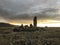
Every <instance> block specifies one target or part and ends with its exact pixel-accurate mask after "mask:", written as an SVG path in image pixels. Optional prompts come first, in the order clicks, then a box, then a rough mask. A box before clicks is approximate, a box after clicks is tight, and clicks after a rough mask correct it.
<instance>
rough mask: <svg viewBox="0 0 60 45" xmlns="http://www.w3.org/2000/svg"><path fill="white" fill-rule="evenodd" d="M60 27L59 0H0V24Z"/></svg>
mask: <svg viewBox="0 0 60 45" xmlns="http://www.w3.org/2000/svg"><path fill="white" fill-rule="evenodd" d="M34 16H37V18H38V26H43V27H44V26H49V27H60V0H0V22H6V23H10V24H14V25H20V24H22V23H23V24H31V23H32V22H33V21H32V20H33V17H34Z"/></svg>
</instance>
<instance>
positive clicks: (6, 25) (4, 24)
mask: <svg viewBox="0 0 60 45" xmlns="http://www.w3.org/2000/svg"><path fill="white" fill-rule="evenodd" d="M13 26H14V25H12V24H9V23H2V22H1V23H0V27H13Z"/></svg>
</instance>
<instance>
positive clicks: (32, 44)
mask: <svg viewBox="0 0 60 45" xmlns="http://www.w3.org/2000/svg"><path fill="white" fill-rule="evenodd" d="M13 28H14V27H0V45H45V44H47V43H49V45H60V28H54V27H53V28H43V29H44V31H43V29H42V30H41V31H35V32H13V31H12V30H13Z"/></svg>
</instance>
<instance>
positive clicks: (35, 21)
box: [33, 16, 37, 27]
mask: <svg viewBox="0 0 60 45" xmlns="http://www.w3.org/2000/svg"><path fill="white" fill-rule="evenodd" d="M33 25H34V27H37V17H36V16H35V17H34V19H33Z"/></svg>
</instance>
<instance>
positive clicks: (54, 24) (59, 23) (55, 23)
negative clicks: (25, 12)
mask: <svg viewBox="0 0 60 45" xmlns="http://www.w3.org/2000/svg"><path fill="white" fill-rule="evenodd" d="M26 22H28V21H26ZM37 22H38V23H37V26H38V27H45V26H48V27H60V21H57V20H38V21H37ZM31 23H32V21H31V22H29V23H23V25H28V26H29V25H30V24H31ZM10 24H13V25H21V24H22V23H18V22H15V23H10ZM32 24H33V23H32Z"/></svg>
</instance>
